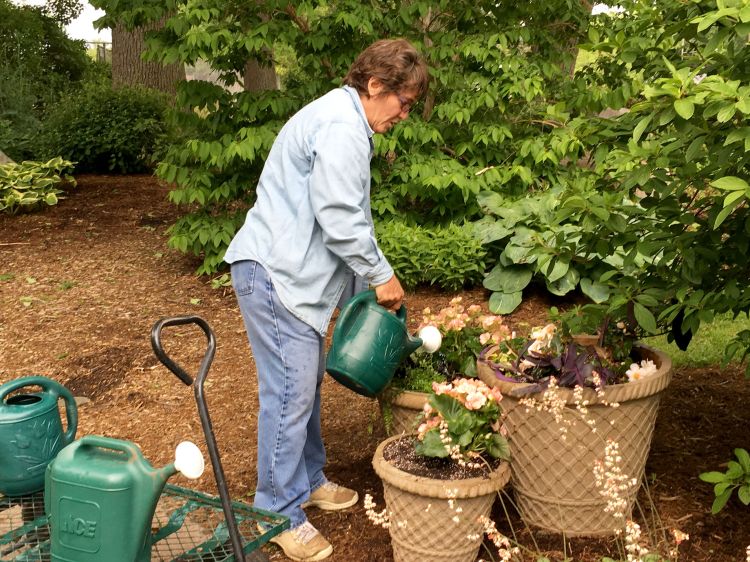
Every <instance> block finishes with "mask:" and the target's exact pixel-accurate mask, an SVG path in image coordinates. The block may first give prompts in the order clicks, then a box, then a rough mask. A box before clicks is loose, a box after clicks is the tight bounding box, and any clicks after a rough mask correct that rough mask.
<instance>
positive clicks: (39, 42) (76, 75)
mask: <svg viewBox="0 0 750 562" xmlns="http://www.w3.org/2000/svg"><path fill="white" fill-rule="evenodd" d="M19 30H22V32H21V31H19ZM91 65H92V61H90V60H89V58H88V57H87V56H86V48H85V44H84V42H83V41H77V40H73V39H70V38H69V37H67V36H66V35H65V33H64V31H63V30H62V29H61V28H60V26H59V25H58V24H57V22H55V21H54V20H53V19H52V18H50V17H49V16H48V15H46V14H45V13H44V11H43V10H42V9H41V8H39V7H31V6H15V5H13V4H12V3H10V2H8V1H7V0H0V148H2V150H3V151H4V152H5V153H6V154H8V156H10V157H11V158H13V159H14V160H16V161H21V160H28V159H32V158H36V157H37V154H36V153H35V147H34V145H33V137H34V135H35V133H36V132H37V130H38V129H39V126H40V122H41V121H42V120H43V118H44V114H45V111H46V109H47V108H48V107H49V106H50V104H53V103H54V102H56V101H57V100H58V99H60V97H61V96H62V95H64V94H65V92H67V91H69V90H70V89H71V88H76V87H77V85H78V83H79V81H80V80H82V79H83V78H84V77H85V76H86V75H87V73H88V71H89V67H90V66H91Z"/></svg>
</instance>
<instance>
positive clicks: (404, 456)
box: [383, 437, 501, 480]
mask: <svg viewBox="0 0 750 562" xmlns="http://www.w3.org/2000/svg"><path fill="white" fill-rule="evenodd" d="M414 439H415V438H414V437H402V438H401V439H397V440H395V441H393V442H391V443H389V444H388V445H386V446H385V448H384V449H383V458H384V459H385V460H387V461H388V462H389V463H391V464H392V465H393V466H395V467H396V468H398V469H399V470H403V471H404V472H408V473H409V474H413V475H414V476H423V477H425V478H433V479H435V480H466V479H467V478H479V477H482V476H487V475H488V474H489V473H490V472H491V471H492V470H494V469H495V468H497V467H498V466H499V465H500V462H501V461H499V460H497V459H490V460H489V461H486V464H484V465H482V466H479V467H472V466H468V465H465V464H464V465H462V464H459V463H458V462H456V461H454V460H453V459H450V458H438V457H423V456H421V455H418V454H417V453H416V452H415V451H414ZM483 462H484V461H483Z"/></svg>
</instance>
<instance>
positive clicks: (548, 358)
mask: <svg viewBox="0 0 750 562" xmlns="http://www.w3.org/2000/svg"><path fill="white" fill-rule="evenodd" d="M594 312H595V309H588V310H585V307H584V309H579V308H576V309H574V310H572V311H570V312H569V313H566V314H565V315H557V314H556V311H554V310H553V317H554V318H555V320H556V321H555V323H550V324H548V325H546V326H544V327H540V328H533V329H531V330H530V332H529V333H528V334H526V335H520V334H517V333H515V332H512V333H510V334H509V333H508V331H507V330H504V331H498V332H497V333H496V334H493V335H492V336H490V340H489V343H491V344H492V345H490V346H488V347H487V348H485V349H484V350H483V351H482V353H481V354H480V357H479V360H478V362H477V371H478V376H479V378H480V379H481V380H482V381H484V382H485V383H487V384H488V385H491V386H493V387H494V388H497V389H499V390H500V391H501V392H502V394H503V395H504V396H505V398H506V401H505V411H506V421H505V424H506V427H507V429H508V434H509V442H510V451H511V454H512V455H513V463H512V476H511V480H512V484H513V489H514V491H515V497H516V501H517V507H518V509H519V511H520V513H521V515H522V517H523V518H524V520H525V521H526V522H527V523H528V524H530V525H534V526H537V527H541V528H544V529H548V530H552V531H557V532H562V533H565V534H567V535H569V536H581V535H583V536H596V535H607V534H613V533H617V532H619V531H621V530H622V529H623V528H624V526H625V520H626V518H627V516H628V515H629V514H630V511H631V509H632V506H633V502H634V500H635V496H636V493H637V490H638V487H639V485H640V482H641V479H642V478H643V474H644V468H645V463H646V458H647V456H648V451H649V448H650V444H651V436H652V434H653V429H654V423H655V420H656V413H657V409H658V405H659V398H660V395H661V393H662V391H663V390H664V389H665V388H666V387H667V385H668V384H669V382H670V379H671V373H672V364H671V361H670V359H669V357H667V356H666V355H665V354H664V353H661V352H659V351H656V350H654V349H651V348H649V347H646V346H644V345H641V344H639V343H637V341H636V340H637V331H636V330H634V329H632V328H631V325H630V324H629V323H628V322H624V321H620V322H615V321H612V320H610V319H609V318H607V317H606V316H604V317H601V316H599V317H598V316H597V315H596V314H595V313H594ZM587 314H590V315H588V316H587ZM592 323H595V325H596V326H597V328H596V330H595V333H593V334H592V335H588V336H581V335H575V334H579V333H581V332H583V331H588V328H587V327H586V326H587V325H589V326H590V325H591V324H592Z"/></svg>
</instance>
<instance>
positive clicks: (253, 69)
mask: <svg viewBox="0 0 750 562" xmlns="http://www.w3.org/2000/svg"><path fill="white" fill-rule="evenodd" d="M244 83H245V90H248V91H250V92H260V91H262V90H278V89H279V79H278V77H277V76H276V71H275V70H274V68H273V67H272V66H261V65H260V64H259V63H258V61H257V60H255V59H250V60H248V61H247V62H246V63H245V76H244Z"/></svg>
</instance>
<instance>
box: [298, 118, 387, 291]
mask: <svg viewBox="0 0 750 562" xmlns="http://www.w3.org/2000/svg"><path fill="white" fill-rule="evenodd" d="M311 145H312V146H311V148H312V158H313V164H312V171H311V173H310V201H311V204H312V208H313V212H314V213H315V217H316V219H317V221H318V224H319V225H320V227H321V230H322V233H323V242H324V243H325V245H326V247H327V248H328V249H329V250H330V251H331V252H333V253H334V254H336V255H337V256H338V257H340V258H341V259H342V260H343V261H344V262H345V263H346V264H347V265H348V266H349V267H350V268H351V269H352V271H354V272H355V273H356V274H358V275H360V276H362V277H364V278H365V279H367V280H368V281H369V282H370V283H372V284H373V285H381V284H383V283H385V282H386V281H388V280H389V279H390V278H391V277H392V276H393V268H391V265H390V264H389V263H388V260H387V259H386V258H385V256H384V255H383V252H381V251H380V248H379V247H378V244H377V241H376V240H375V235H374V231H373V227H372V223H371V222H370V220H369V218H368V216H367V211H366V209H365V205H366V204H368V202H366V201H365V196H366V195H365V194H366V192H367V189H366V188H367V186H368V182H369V178H370V145H369V142H368V140H367V138H366V137H364V138H363V134H362V131H361V130H357V128H356V127H355V126H353V125H352V124H350V123H345V122H340V123H337V122H334V123H327V124H325V125H324V126H323V127H321V128H320V129H319V130H318V131H317V133H316V134H315V136H314V138H313V140H312V143H311Z"/></svg>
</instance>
